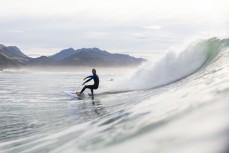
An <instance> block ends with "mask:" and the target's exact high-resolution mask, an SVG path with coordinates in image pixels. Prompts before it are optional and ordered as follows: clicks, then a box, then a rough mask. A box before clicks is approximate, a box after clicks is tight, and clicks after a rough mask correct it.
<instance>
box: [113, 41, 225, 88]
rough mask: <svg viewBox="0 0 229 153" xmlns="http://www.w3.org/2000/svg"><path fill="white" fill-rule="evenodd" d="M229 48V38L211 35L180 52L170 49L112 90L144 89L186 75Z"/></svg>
mask: <svg viewBox="0 0 229 153" xmlns="http://www.w3.org/2000/svg"><path fill="white" fill-rule="evenodd" d="M228 47H229V39H222V40H220V39H218V38H210V39H207V40H200V41H196V42H193V43H191V44H190V45H189V46H188V47H187V48H186V49H184V50H182V51H180V52H174V51H169V52H167V54H166V55H165V56H164V57H163V58H161V59H160V60H159V61H157V62H156V63H155V62H146V63H144V64H143V65H141V66H140V67H139V68H138V69H137V70H136V71H135V72H134V73H133V74H132V75H130V76H129V77H127V78H125V79H122V80H120V81H119V82H118V83H117V85H118V84H119V85H120V84H122V86H121V87H120V86H117V85H114V86H113V89H112V90H119V91H120V90H124V91H125V90H143V89H151V88H156V87H160V86H163V85H167V84H170V83H173V82H175V81H178V80H180V79H182V78H184V77H187V76H189V75H191V74H193V73H195V72H196V71H198V70H199V69H200V68H202V67H204V66H208V65H209V64H210V63H211V61H213V60H214V59H215V58H216V57H217V55H218V54H219V53H220V52H221V51H222V50H224V49H225V48H228Z"/></svg>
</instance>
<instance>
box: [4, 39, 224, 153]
mask: <svg viewBox="0 0 229 153" xmlns="http://www.w3.org/2000/svg"><path fill="white" fill-rule="evenodd" d="M97 73H98V75H99V77H100V81H101V83H100V88H99V89H98V90H96V91H95V97H94V99H92V97H90V96H85V97H83V98H80V99H77V98H72V97H70V96H68V95H66V93H65V91H79V90H80V89H81V88H82V86H81V84H82V82H83V80H82V79H83V78H84V77H85V76H87V75H90V74H91V72H90V71H87V72H86V71H81V70H79V71H77V70H76V71H72V72H31V71H22V70H20V71H15V70H14V71H13V70H6V71H3V72H0V153H123V152H126V153H227V152H228V149H229V147H228V146H229V119H228V116H229V39H218V38H211V39H206V40H196V41H194V42H192V43H190V44H189V45H188V46H186V48H184V49H180V50H173V51H172V50H171V51H168V52H167V53H166V54H164V56H162V57H161V58H159V59H157V60H153V61H148V62H147V63H144V64H143V65H141V66H139V67H137V68H136V69H134V70H131V71H123V70H122V71H117V70H115V71H113V70H112V69H110V70H108V69H106V70H100V68H97ZM87 92H89V91H87Z"/></svg>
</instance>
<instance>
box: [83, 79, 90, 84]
mask: <svg viewBox="0 0 229 153" xmlns="http://www.w3.org/2000/svg"><path fill="white" fill-rule="evenodd" d="M91 80H92V78H90V79H88V80H87V81H85V82H84V83H83V85H84V84H85V83H87V82H89V81H91Z"/></svg>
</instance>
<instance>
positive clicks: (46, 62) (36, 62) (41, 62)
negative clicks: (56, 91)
mask: <svg viewBox="0 0 229 153" xmlns="http://www.w3.org/2000/svg"><path fill="white" fill-rule="evenodd" d="M55 64H56V62H55V61H54V60H52V59H51V58H49V57H47V56H41V57H38V58H33V59H31V60H29V61H28V62H27V63H26V65H27V66H55Z"/></svg>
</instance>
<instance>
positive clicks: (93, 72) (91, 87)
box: [76, 69, 99, 96]
mask: <svg viewBox="0 0 229 153" xmlns="http://www.w3.org/2000/svg"><path fill="white" fill-rule="evenodd" d="M86 79H88V80H86ZM92 79H93V80H94V84H93V85H85V86H84V87H83V89H82V90H81V91H80V92H76V94H77V95H78V96H80V95H81V94H82V93H83V92H84V90H85V89H86V88H88V89H91V95H92V96H94V93H93V89H98V87H99V77H98V75H97V74H96V70H95V69H92V75H90V76H88V77H86V78H84V79H83V80H86V81H85V82H84V83H83V84H82V85H84V84H85V83H87V82H89V81H91V80H92Z"/></svg>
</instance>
